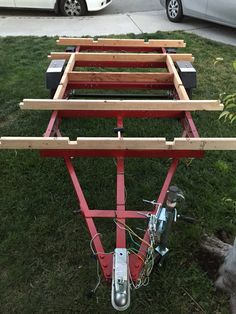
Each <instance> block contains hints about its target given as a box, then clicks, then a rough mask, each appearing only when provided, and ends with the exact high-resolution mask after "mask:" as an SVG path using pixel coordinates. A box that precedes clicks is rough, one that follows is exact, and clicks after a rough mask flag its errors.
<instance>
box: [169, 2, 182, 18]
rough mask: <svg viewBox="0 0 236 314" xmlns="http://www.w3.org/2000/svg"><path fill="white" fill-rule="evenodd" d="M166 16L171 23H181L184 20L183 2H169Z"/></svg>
mask: <svg viewBox="0 0 236 314" xmlns="http://www.w3.org/2000/svg"><path fill="white" fill-rule="evenodd" d="M166 14H167V17H168V19H169V20H170V21H171V22H175V23H177V22H180V21H181V20H182V18H183V8H182V3H181V0H167V1H166Z"/></svg>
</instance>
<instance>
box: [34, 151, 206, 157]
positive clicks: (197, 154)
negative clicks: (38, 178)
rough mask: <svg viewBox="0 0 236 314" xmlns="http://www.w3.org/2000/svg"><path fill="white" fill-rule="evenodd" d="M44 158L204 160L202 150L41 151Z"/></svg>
mask: <svg viewBox="0 0 236 314" xmlns="http://www.w3.org/2000/svg"><path fill="white" fill-rule="evenodd" d="M40 153H41V156H42V157H115V158H118V157H133V158H136V157H140V158H202V157H203V156H204V152H203V151H202V150H145V151H143V150H99V149H96V150H79V149H77V150H75V149H70V150H64V149H60V150H58V149H51V150H46V149H45V150H41V152H40Z"/></svg>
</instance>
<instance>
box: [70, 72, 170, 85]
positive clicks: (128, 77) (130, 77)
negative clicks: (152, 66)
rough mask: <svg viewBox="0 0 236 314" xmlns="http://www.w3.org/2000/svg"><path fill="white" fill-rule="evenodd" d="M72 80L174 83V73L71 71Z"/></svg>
mask: <svg viewBox="0 0 236 314" xmlns="http://www.w3.org/2000/svg"><path fill="white" fill-rule="evenodd" d="M68 79H69V81H70V82H72V81H73V82H135V83H145V82H147V83H172V82H173V74H170V73H158V72H148V73H147V72H76V71H73V72H69V73H68Z"/></svg>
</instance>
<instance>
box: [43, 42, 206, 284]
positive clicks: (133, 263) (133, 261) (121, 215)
mask: <svg viewBox="0 0 236 314" xmlns="http://www.w3.org/2000/svg"><path fill="white" fill-rule="evenodd" d="M76 51H77V52H80V51H92V52H95V51H116V52H117V51H118V52H160V53H166V49H165V48H152V47H145V48H142V47H105V48H104V47H102V46H101V47H98V46H96V47H91V46H81V47H79V46H78V47H76ZM76 66H81V67H83V66H84V67H87V66H92V67H134V68H138V67H139V68H141V67H142V68H148V67H152V68H153V67H165V66H166V65H165V64H164V63H161V62H100V61H93V62H92V61H88V62H87V61H86V62H82V61H78V62H76ZM72 89H149V90H152V89H158V90H171V91H175V89H174V85H173V84H170V83H151V84H148V83H135V82H119V83H117V82H70V83H69V84H68V86H67V90H66V93H65V95H64V98H66V97H67V96H68V95H69V93H70V91H71V90H72ZM137 96H138V95H137ZM91 117H93V118H94V117H97V118H117V127H123V118H176V119H179V121H180V122H181V124H182V126H183V129H184V135H185V136H187V137H199V135H198V132H197V128H196V126H195V124H194V122H193V119H192V117H191V114H190V113H189V112H184V113H183V112H179V111H172V112H169V111H151V112H150V111H149V112H147V111H139V110H137V111H132V112H129V111H123V112H122V113H121V112H119V111H103V112H100V111H97V112H94V111H93V112H89V111H83V112H82V111H76V110H73V111H70V110H63V111H54V112H53V113H52V116H51V119H50V122H49V124H48V127H47V130H46V132H45V134H44V135H45V136H60V131H59V126H60V123H61V120H62V118H91ZM120 136H122V135H120ZM40 154H41V156H42V157H62V158H64V160H65V164H66V167H67V170H68V173H69V175H70V178H71V181H72V184H73V187H74V190H75V193H76V196H77V199H78V204H79V207H80V209H81V214H82V215H83V216H84V218H85V221H86V223H87V226H88V229H89V232H90V235H91V239H92V243H91V244H92V245H93V247H94V250H95V252H96V254H97V256H98V260H99V263H100V265H101V269H102V272H103V275H104V278H105V279H106V280H110V279H111V277H112V263H113V254H111V253H108V254H106V253H105V251H104V248H103V245H102V242H101V239H100V234H98V232H97V229H96V226H95V223H94V220H93V219H94V218H112V219H114V218H115V219H116V220H117V221H118V222H120V223H121V224H124V223H125V222H126V219H128V218H132V219H140V218H141V219H146V216H145V214H147V213H148V212H147V211H137V210H132V211H131V210H129V211H127V210H126V204H125V202H126V200H125V177H124V158H125V157H141V158H154V157H155V158H156V157H158V158H174V159H173V160H172V163H171V166H170V168H169V170H168V173H167V176H166V179H165V181H164V184H163V187H162V189H161V193H160V195H159V197H158V201H157V202H158V203H160V204H164V201H165V197H166V194H167V190H168V188H169V185H170V183H171V180H172V178H173V176H174V174H175V172H176V169H177V166H178V163H179V159H180V158H187V157H194V158H201V157H203V156H204V152H203V151H200V150H199V151H191V150H159V151H158V150H149V151H142V150H79V149H78V150H73V149H72V150H41V152H40ZM70 157H115V158H116V163H117V180H116V182H117V193H116V198H117V200H116V203H117V204H116V209H113V210H97V209H94V210H91V209H89V206H88V204H87V201H86V199H85V196H84V194H83V191H82V188H81V185H80V183H79V180H78V178H77V176H76V172H75V169H74V167H73V164H72V161H71V158H70ZM156 211H157V206H156V207H154V208H153V211H152V213H153V214H155V213H156ZM140 212H142V213H143V214H144V215H142V214H140ZM147 242H149V235H148V231H146V232H145V234H144V238H143V241H142V243H141V247H140V250H139V253H138V255H135V254H130V255H129V265H130V273H131V277H132V280H134V281H136V280H138V278H139V274H140V272H141V270H142V267H143V258H145V256H146V251H147V248H148V246H147V244H146V243H147ZM116 247H117V248H118V247H119V248H125V247H126V231H125V230H122V228H119V227H118V226H117V228H116Z"/></svg>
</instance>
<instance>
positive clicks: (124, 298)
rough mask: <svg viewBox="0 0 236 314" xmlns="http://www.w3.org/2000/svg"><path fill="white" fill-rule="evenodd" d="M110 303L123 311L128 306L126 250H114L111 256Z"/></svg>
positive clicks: (127, 259)
mask: <svg viewBox="0 0 236 314" xmlns="http://www.w3.org/2000/svg"><path fill="white" fill-rule="evenodd" d="M111 303H112V306H113V307H114V309H116V310H118V311H125V310H126V309H127V308H128V307H129V306H130V282H129V256H128V251H127V249H115V252H114V256H113V272H112V291H111Z"/></svg>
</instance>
